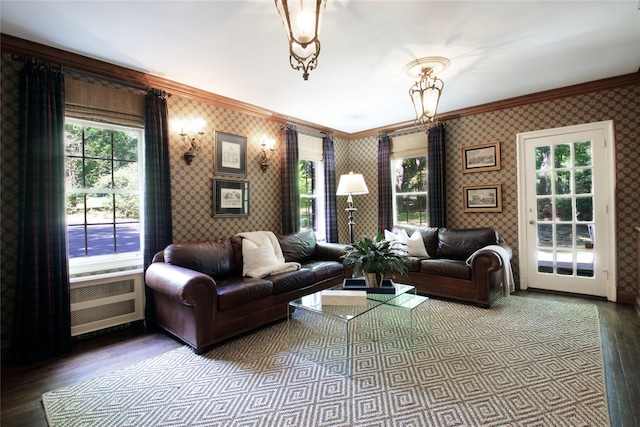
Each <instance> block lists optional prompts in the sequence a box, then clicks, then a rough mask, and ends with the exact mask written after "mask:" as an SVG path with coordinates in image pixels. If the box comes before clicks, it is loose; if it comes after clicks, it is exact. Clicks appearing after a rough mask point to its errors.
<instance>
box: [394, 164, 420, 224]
mask: <svg viewBox="0 0 640 427" xmlns="http://www.w3.org/2000/svg"><path fill="white" fill-rule="evenodd" d="M391 162H392V164H391V170H392V171H393V175H394V186H393V217H394V220H395V221H394V223H395V224H410V225H416V226H426V225H428V216H427V157H426V156H421V157H411V158H406V159H393V160H392V161H391Z"/></svg>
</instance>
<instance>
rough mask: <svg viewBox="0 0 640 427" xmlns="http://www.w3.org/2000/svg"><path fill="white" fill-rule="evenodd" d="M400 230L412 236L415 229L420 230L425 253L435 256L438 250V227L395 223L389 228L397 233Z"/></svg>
mask: <svg viewBox="0 0 640 427" xmlns="http://www.w3.org/2000/svg"><path fill="white" fill-rule="evenodd" d="M400 230H405V231H406V232H407V235H409V236H413V233H415V232H416V231H419V232H420V235H421V236H422V241H423V242H424V247H425V249H426V250H427V254H428V255H429V256H430V257H434V256H436V253H437V251H438V228H437V227H416V226H413V225H401V224H396V225H394V226H393V228H392V229H391V231H392V232H394V233H398V232H399V231H400Z"/></svg>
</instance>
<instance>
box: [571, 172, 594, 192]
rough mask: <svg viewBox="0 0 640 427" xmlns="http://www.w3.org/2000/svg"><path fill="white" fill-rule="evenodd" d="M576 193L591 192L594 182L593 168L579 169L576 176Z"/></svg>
mask: <svg viewBox="0 0 640 427" xmlns="http://www.w3.org/2000/svg"><path fill="white" fill-rule="evenodd" d="M575 180H576V183H575V193H576V194H587V193H591V191H592V190H591V188H592V182H593V180H592V179H591V169H578V170H576V176H575Z"/></svg>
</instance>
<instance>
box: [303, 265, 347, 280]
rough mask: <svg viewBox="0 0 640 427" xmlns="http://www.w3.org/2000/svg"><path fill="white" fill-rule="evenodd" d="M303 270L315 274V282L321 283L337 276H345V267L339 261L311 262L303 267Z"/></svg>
mask: <svg viewBox="0 0 640 427" xmlns="http://www.w3.org/2000/svg"><path fill="white" fill-rule="evenodd" d="M302 268H306V269H309V270H311V271H312V272H313V281H314V282H320V281H322V280H325V279H330V278H332V277H336V276H343V275H344V271H345V268H344V265H342V263H341V262H337V261H311V262H307V263H305V264H303V265H302Z"/></svg>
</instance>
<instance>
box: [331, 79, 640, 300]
mask: <svg viewBox="0 0 640 427" xmlns="http://www.w3.org/2000/svg"><path fill="white" fill-rule="evenodd" d="M638 99H640V86H631V87H623V88H617V89H612V90H608V91H602V92H595V93H591V94H587V95H579V96H573V97H568V98H563V99H557V100H554V101H547V102H541V103H537V104H530V105H526V106H522V107H515V108H509V109H505V110H501V111H493V112H490V113H485V114H478V115H475V116H470V117H463V118H460V119H456V120H450V121H448V122H447V124H446V147H447V148H446V153H447V154H446V176H447V180H446V182H447V223H448V224H447V225H448V227H450V228H474V227H485V226H491V227H495V228H496V229H497V230H498V232H499V233H500V235H501V236H502V237H503V238H504V239H505V240H506V242H507V243H508V244H509V245H510V246H511V247H512V248H513V249H514V261H513V266H514V274H515V275H516V278H518V277H519V268H518V250H517V248H518V223H517V221H518V211H517V208H518V200H517V181H516V178H517V171H516V167H517V160H516V134H518V133H521V132H528V131H533V130H540V129H549V128H556V127H561V126H570V125H577V124H582V123H592V122H598V121H604V120H614V125H615V138H616V163H617V165H616V167H617V171H616V172H617V175H616V187H617V188H616V193H617V194H616V200H617V206H616V208H617V244H618V292H624V293H631V294H633V293H636V294H637V293H638V290H637V289H636V288H637V270H636V269H637V258H636V256H637V255H636V254H637V250H638V249H637V242H636V239H637V236H636V235H635V234H637V233H635V232H634V229H633V227H634V226H638V225H640V198H638V196H637V190H635V187H634V186H635V185H636V184H637V183H638V182H640V127H639V126H638V121H639V117H640V103H639V102H638ZM491 141H500V148H501V155H502V157H501V169H500V170H499V171H490V172H475V173H468V174H463V173H462V171H461V160H460V147H463V146H467V145H475V144H480V143H485V142H491ZM376 153H377V142H375V141H372V140H371V139H370V138H366V139H362V140H355V141H351V142H349V162H350V165H353V168H354V169H359V171H362V172H363V173H365V179H366V181H367V185H368V186H369V191H370V194H368V195H367V196H358V199H357V200H356V201H355V203H356V207H358V218H357V219H356V223H357V225H356V226H357V228H358V233H360V234H373V233H375V231H376V228H377V223H376V221H377V192H376V189H375V186H376V183H377V180H376V179H375V176H376V174H375V170H376V169H377V154H376ZM490 182H499V183H502V203H503V211H502V212H500V213H466V212H463V211H462V186H464V185H473V184H484V183H490ZM372 187H374V188H372ZM374 194H375V197H373V196H374ZM341 236H342V234H341ZM345 236H346V234H345ZM341 240H342V239H341Z"/></svg>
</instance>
